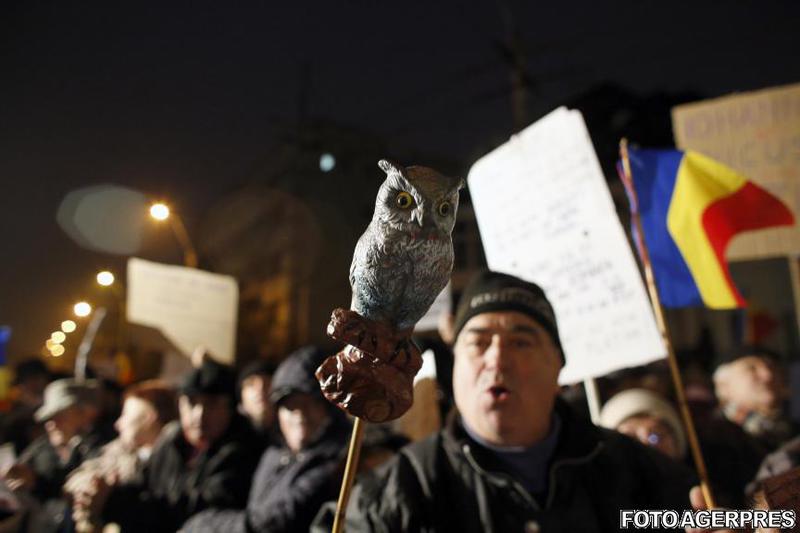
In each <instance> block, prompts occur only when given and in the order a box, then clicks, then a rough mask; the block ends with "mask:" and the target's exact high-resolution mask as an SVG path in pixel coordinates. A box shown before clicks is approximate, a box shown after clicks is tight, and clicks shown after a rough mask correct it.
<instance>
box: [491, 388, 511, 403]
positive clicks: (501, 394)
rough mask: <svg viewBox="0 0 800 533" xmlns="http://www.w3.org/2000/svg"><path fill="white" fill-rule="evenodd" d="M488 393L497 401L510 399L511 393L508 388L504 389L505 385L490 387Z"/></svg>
mask: <svg viewBox="0 0 800 533" xmlns="http://www.w3.org/2000/svg"><path fill="white" fill-rule="evenodd" d="M488 392H489V394H491V395H492V398H494V399H495V400H505V399H506V398H508V395H509V394H510V392H511V391H509V390H508V388H506V387H504V386H503V385H492V386H491V387H489V390H488Z"/></svg>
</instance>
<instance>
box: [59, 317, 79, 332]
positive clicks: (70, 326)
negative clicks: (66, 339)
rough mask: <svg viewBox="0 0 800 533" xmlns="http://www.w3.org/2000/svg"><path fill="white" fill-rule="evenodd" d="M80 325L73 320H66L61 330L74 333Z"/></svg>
mask: <svg viewBox="0 0 800 533" xmlns="http://www.w3.org/2000/svg"><path fill="white" fill-rule="evenodd" d="M77 327H78V326H77V325H76V324H75V322H73V321H72V320H65V321H63V322H62V323H61V331H63V332H64V333H72V332H73V331H75V328H77Z"/></svg>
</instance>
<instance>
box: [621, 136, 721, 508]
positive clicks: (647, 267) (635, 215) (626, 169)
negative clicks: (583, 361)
mask: <svg viewBox="0 0 800 533" xmlns="http://www.w3.org/2000/svg"><path fill="white" fill-rule="evenodd" d="M619 152H620V158H621V159H622V171H623V174H624V176H623V179H624V180H626V181H627V183H626V184H625V186H626V189H628V191H629V194H630V196H631V198H630V202H631V223H632V224H634V225H635V228H636V232H635V238H636V246H637V248H639V257H640V258H641V260H642V266H643V267H644V277H645V281H646V282H647V292H648V293H649V294H650V304H651V305H652V307H653V313H654V314H655V318H656V324H657V325H658V330H659V332H660V333H661V339H662V340H663V341H664V346H666V348H667V361H668V362H669V370H670V374H671V375H672V382H673V384H674V385H675V393H676V395H677V398H678V407H679V408H680V412H681V418H683V424H684V426H685V427H686V434H687V436H688V438H689V447H690V449H691V451H692V458H693V459H694V464H695V466H696V467H697V475H698V476H699V477H700V489H701V490H702V491H703V498H704V499H705V501H706V505H707V506H708V508H709V509H713V508H715V507H716V501H715V500H714V495H713V494H712V492H711V484H710V483H709V481H708V471H707V470H706V463H705V461H704V460H703V454H702V452H701V451H700V441H699V440H698V439H697V432H696V431H695V427H694V421H693V420H692V415H691V413H690V412H689V404H688V403H687V401H686V394H685V392H684V388H683V378H681V372H680V369H679V368H678V359H677V358H676V357H675V350H674V349H673V347H672V342H671V341H670V336H669V330H668V329H667V322H666V320H665V319H664V311H663V309H662V308H661V299H660V298H659V297H658V290H656V281H655V277H654V276H653V267H652V264H651V263H650V254H649V253H648V251H647V245H646V244H645V242H644V233H643V232H642V220H641V217H640V215H639V207H638V202H637V200H636V196H635V195H636V192H635V190H634V188H633V175H632V174H631V163H630V160H629V159H628V140H627V139H624V138H623V139H622V140H620V142H619Z"/></svg>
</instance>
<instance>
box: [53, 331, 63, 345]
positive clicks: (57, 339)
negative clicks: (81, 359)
mask: <svg viewBox="0 0 800 533" xmlns="http://www.w3.org/2000/svg"><path fill="white" fill-rule="evenodd" d="M50 340H51V341H53V342H54V343H56V344H61V343H62V342H64V341H65V340H67V336H66V335H64V332H63V331H54V332H53V333H51V334H50Z"/></svg>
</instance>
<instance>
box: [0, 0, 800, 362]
mask: <svg viewBox="0 0 800 533" xmlns="http://www.w3.org/2000/svg"><path fill="white" fill-rule="evenodd" d="M295 4H297V5H295ZM798 27H800V4H798V3H797V2H791V1H772V2H763V1H739V2H711V1H693V2H645V1H639V0H625V1H617V2H610V1H605V2H602V1H601V2H596V1H594V2H592V1H588V0H584V1H566V2H558V3H555V2H548V3H545V2H523V1H519V2H514V1H510V0H509V1H507V2H492V1H473V2H461V1H458V2H457V1H443V2H388V1H377V0H376V1H367V0H361V1H336V2H330V1H329V2H322V1H310V2H297V3H288V2H287V3H282V2H281V3H279V2H239V3H221V2H214V3H212V2H94V1H89V2H21V1H17V2H13V1H12V2H4V3H3V6H2V7H0V182H1V183H2V194H0V198H2V201H1V203H0V227H2V235H3V239H2V250H3V253H2V261H0V324H8V325H11V326H12V327H13V329H14V336H13V337H12V343H11V354H12V356H13V357H17V356H19V355H21V354H23V353H34V352H38V351H39V349H40V347H41V345H42V343H43V341H44V339H45V338H47V336H48V335H49V333H50V332H51V331H53V330H54V329H56V328H57V327H58V324H59V323H60V322H61V320H63V319H65V318H67V317H68V315H69V314H70V309H71V305H72V303H74V302H75V301H76V300H78V299H79V298H81V297H85V296H87V294H89V293H91V291H93V290H94V289H93V288H92V286H93V275H94V273H95V272H96V271H97V270H98V269H100V268H112V269H114V270H115V271H116V272H118V273H119V272H124V262H125V259H126V258H124V257H120V256H113V255H109V254H103V253H97V252H90V251H86V250H84V249H82V248H80V247H79V246H78V245H77V244H75V243H74V242H73V241H72V240H70V239H69V238H68V237H67V235H66V234H65V233H64V232H63V231H62V230H61V229H60V228H59V226H58V224H57V223H56V219H55V213H56V210H57V208H58V205H59V203H60V201H61V200H62V199H63V197H64V195H65V194H66V193H67V192H69V191H70V190H73V189H75V188H79V187H83V186H87V185H91V184H95V183H117V184H121V185H126V186H129V187H133V188H136V189H138V190H141V191H142V192H144V193H145V194H147V195H148V196H151V197H154V198H155V197H163V198H168V199H170V200H171V202H172V203H173V204H174V205H175V207H176V209H178V210H180V212H181V213H182V215H183V218H184V220H185V222H186V225H187V227H188V228H189V231H190V233H192V234H193V235H195V234H200V235H202V234H203V230H202V227H203V225H204V224H208V220H209V217H210V216H213V211H214V209H215V206H216V205H218V201H219V199H220V198H221V197H224V196H225V195H227V194H230V193H232V192H234V191H236V190H240V189H241V188H242V187H244V186H248V185H253V184H259V183H265V184H268V183H269V181H270V179H271V178H270V177H269V176H271V175H274V172H272V170H270V169H274V168H275V165H276V163H275V161H276V160H279V161H282V162H283V163H285V164H284V170H283V171H282V173H281V175H282V176H283V177H282V180H283V181H282V183H283V185H284V186H285V187H289V188H293V189H294V192H295V193H297V194H303V193H308V194H309V195H312V196H314V195H315V193H316V196H315V201H314V203H312V204H311V205H312V206H316V205H321V204H324V203H325V200H326V198H329V199H330V202H328V205H327V208H328V210H327V211H326V214H325V217H328V218H330V217H336V216H337V215H336V213H337V211H339V212H343V211H348V210H349V211H351V212H349V214H348V216H350V217H351V218H352V219H353V220H356V221H358V220H361V224H360V225H361V226H365V225H366V223H367V221H368V217H369V209H368V208H366V209H365V208H364V200H363V197H365V196H374V189H373V190H371V191H367V192H366V193H363V194H361V193H359V194H361V196H358V195H356V196H358V202H355V201H354V202H353V203H352V204H351V203H349V202H350V200H349V195H350V193H349V192H348V191H349V190H352V189H353V188H354V185H353V184H354V183H356V181H351V180H350V178H349V176H348V171H349V170H348V169H350V170H352V172H353V174H354V175H355V174H358V175H364V174H365V173H369V172H372V173H373V175H374V184H375V186H377V184H378V183H379V182H380V181H381V179H382V173H381V172H380V170H378V168H377V166H375V163H376V161H375V157H373V153H375V152H383V155H385V156H388V157H391V158H394V159H396V160H398V161H401V162H403V163H406V164H410V163H421V164H425V163H428V164H434V163H435V164H437V165H440V166H442V167H443V169H444V170H446V171H448V172H460V173H465V172H466V171H467V170H468V168H469V166H470V165H471V164H472V162H474V161H475V160H476V159H477V158H479V157H480V156H481V155H483V154H484V153H486V152H488V151H490V150H491V149H492V148H494V147H495V146H497V145H499V144H501V143H502V142H504V141H505V140H506V139H507V138H508V136H509V135H510V134H511V133H512V132H513V131H515V129H518V127H519V126H521V125H523V124H526V123H529V122H531V121H533V120H535V119H536V118H538V117H540V116H542V115H543V114H545V113H547V112H548V111H550V110H552V109H553V108H555V107H557V106H558V105H562V104H568V105H570V106H572V107H577V108H578V109H581V110H582V111H583V112H584V113H585V115H586V118H587V122H588V123H589V126H590V130H591V132H592V136H593V140H594V142H595V144H596V146H597V148H598V153H599V155H600V157H601V160H602V162H603V165H604V168H606V169H609V168H610V165H611V164H613V158H614V150H615V146H616V143H617V141H618V139H619V137H620V136H621V135H627V136H628V137H630V138H631V139H632V140H634V141H639V142H640V143H642V144H650V145H657V144H671V138H672V133H671V130H670V126H669V108H670V106H671V105H673V104H674V103H678V102H684V101H692V100H697V99H702V98H706V97H713V96H718V95H722V94H726V93H730V92H734V91H744V90H751V89H757V88H762V87H768V86H774V85H779V84H784V83H791V82H797V81H800V61H798V59H797V57H798V50H800V32H798V30H797V28H798ZM515 91H516V93H515ZM514 94H516V95H517V96H518V97H520V96H524V107H522V106H518V107H516V108H515V107H514V104H513V101H514V100H513V98H512V95H514ZM343 139H344V140H343ZM360 146H364V147H365V149H364V150H363V151H361V150H359V147H360ZM328 150H330V151H332V153H335V154H336V155H337V162H338V165H337V172H336V173H335V174H334V175H328V174H323V173H321V172H314V168H315V165H316V164H317V161H318V158H319V155H320V153H322V152H324V151H328ZM337 151H338V152H337ZM287 153H290V154H291V156H287V155H286V154H287ZM379 155H380V154H378V156H379ZM367 159H369V160H368V161H367ZM283 163H282V164H283ZM301 167H302V169H304V170H303V171H302V172H300V171H298V173H297V176H298V177H297V180H298V182H297V183H295V184H294V186H293V187H292V183H291V176H292V171H293V170H292V169H297V168H301ZM367 169H371V170H367ZM300 180H302V181H300ZM332 180H335V181H333V182H332ZM357 183H358V186H359V187H365V186H364V182H363V180H362V181H359V182H357ZM367 188H368V187H367ZM298 191H299V192H298ZM353 205H357V206H358V208H357V209H355V210H353V209H351V207H352V206H353ZM367 207H368V206H367ZM345 233H347V232H345ZM351 233H352V232H350V233H347V234H346V235H343V238H342V244H341V246H342V250H343V251H342V255H345V256H346V255H349V254H350V253H351V250H352V244H353V239H354V237H355V236H357V235H353V234H351ZM196 238H197V237H196ZM143 242H144V244H143V248H142V250H141V251H140V252H139V253H138V254H137V255H139V256H140V257H144V258H147V259H151V260H157V261H164V262H174V263H178V262H180V260H181V256H180V252H179V249H178V248H177V246H176V244H175V242H174V240H173V237H172V235H170V234H169V232H168V231H165V230H164V229H163V228H162V229H159V228H155V227H153V228H150V227H149V226H148V229H147V231H146V233H145V236H144V241H143ZM198 246H199V247H201V248H202V243H200V244H199V245H198ZM326 276H329V277H330V278H331V279H341V280H342V282H343V283H346V269H342V271H341V272H339V271H334V272H327V273H326ZM343 303H346V302H343Z"/></svg>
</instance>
